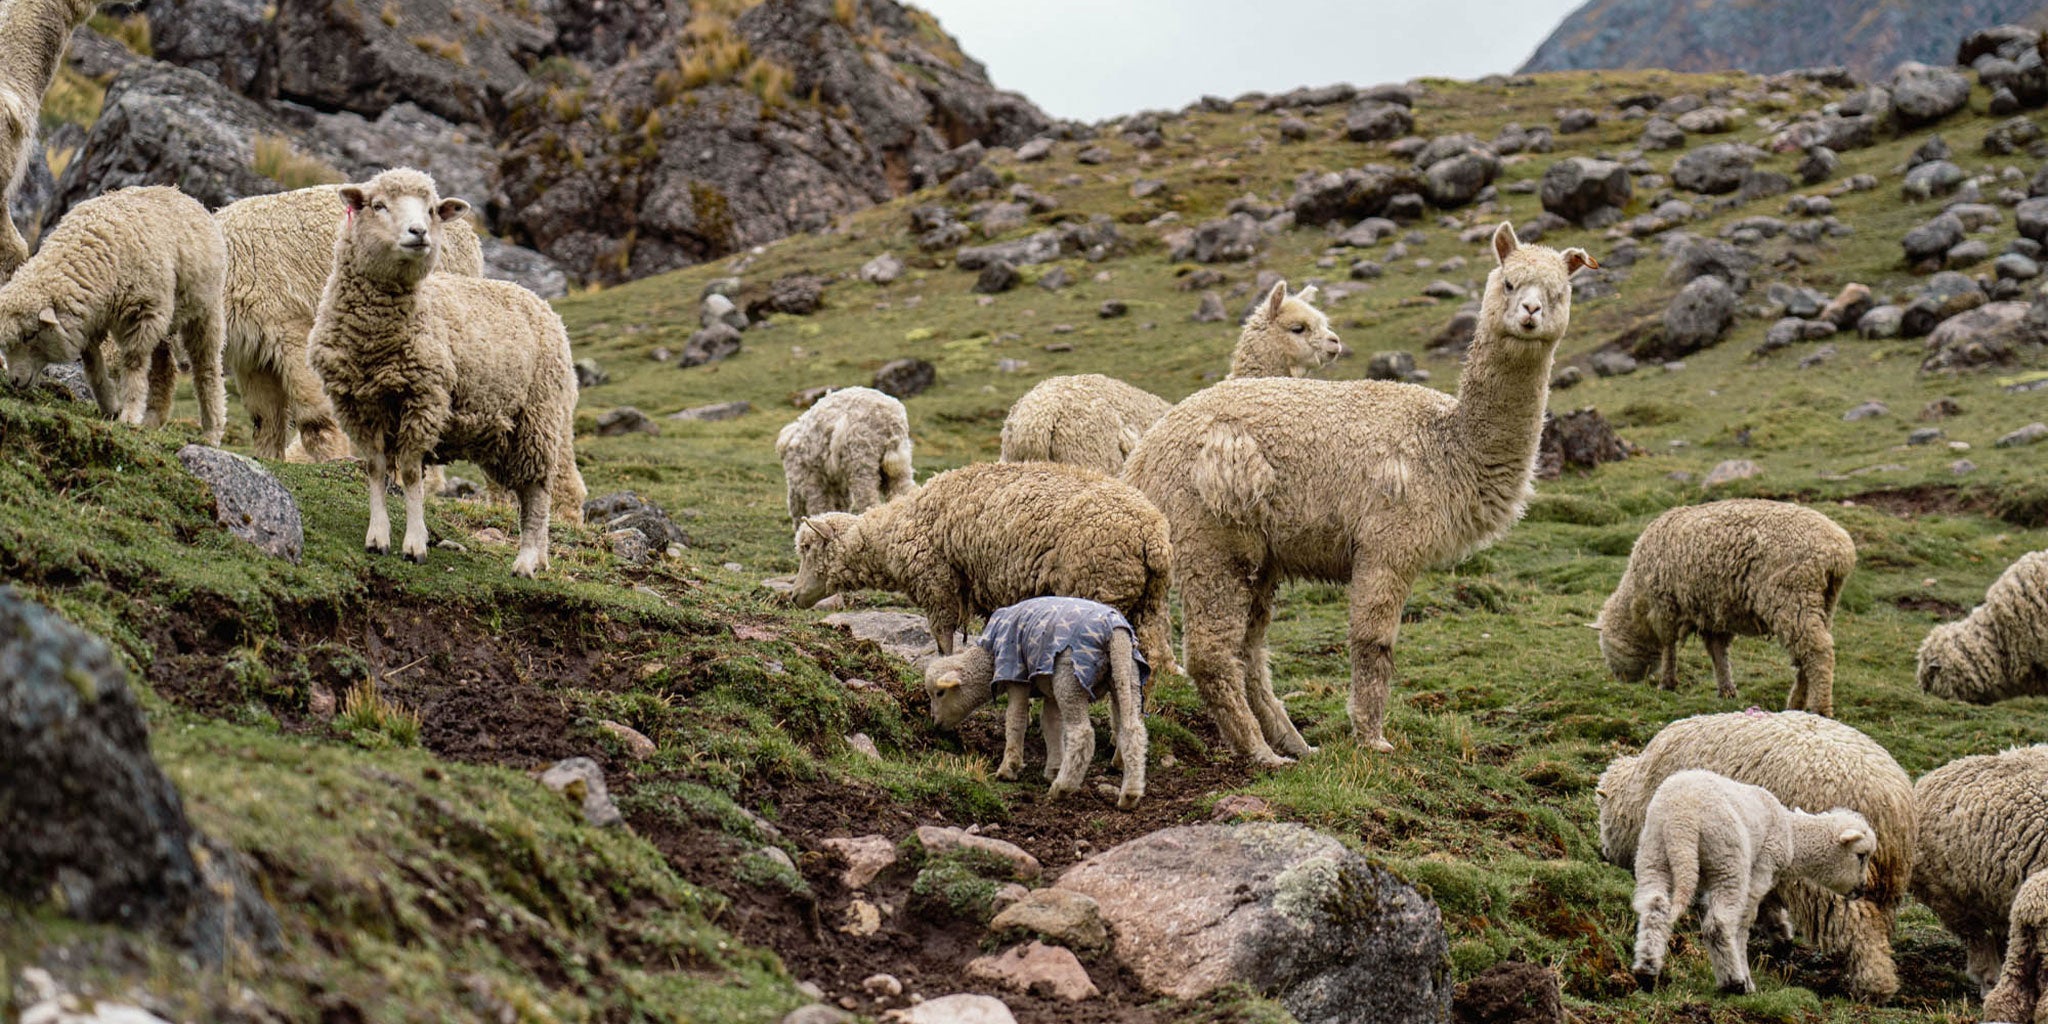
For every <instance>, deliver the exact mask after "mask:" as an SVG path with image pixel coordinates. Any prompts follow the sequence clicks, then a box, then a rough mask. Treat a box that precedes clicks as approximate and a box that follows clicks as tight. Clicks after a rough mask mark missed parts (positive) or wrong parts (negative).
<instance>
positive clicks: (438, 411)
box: [307, 168, 576, 577]
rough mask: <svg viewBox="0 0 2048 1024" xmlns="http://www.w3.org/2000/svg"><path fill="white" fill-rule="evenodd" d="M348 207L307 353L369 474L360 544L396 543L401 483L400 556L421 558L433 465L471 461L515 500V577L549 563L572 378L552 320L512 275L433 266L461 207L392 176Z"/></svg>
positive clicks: (430, 185)
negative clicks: (391, 501) (387, 498)
mask: <svg viewBox="0 0 2048 1024" xmlns="http://www.w3.org/2000/svg"><path fill="white" fill-rule="evenodd" d="M341 198H342V201H343V203H344V204H345V205H346V206H347V208H348V215H347V218H348V219H347V222H346V223H345V224H344V225H343V227H342V229H341V233H340V235H339V237H338V238H337V239H336V242H335V246H334V271H333V274H332V276H331V277H329V279H328V281H327V290H326V293H325V294H323V295H322V296H321V298H320V312H319V315H318V317H317V318H316V319H315V321H314V325H313V333H312V336H311V338H310V339H309V340H308V344H307V352H308V354H309V356H310V357H311V359H312V363H313V368H314V369H315V370H316V371H318V372H319V374H320V377H321V379H322V380H323V381H324V382H325V383H326V385H327V392H328V394H329V396H330V397H332V398H333V400H334V410H335V413H336V415H337V416H338V417H339V418H340V420H341V425H342V428H343V429H344V430H346V431H347V432H348V436H349V439H350V440H351V441H353V442H354V443H355V447H356V450H357V451H358V452H360V453H361V454H362V456H363V459H364V461H365V463H366V464H367V469H368V471H369V485H370V528H369V531H368V533H367V534H366V535H365V537H364V542H363V543H364V547H366V548H367V549H369V550H370V551H372V552H375V553H377V554H384V553H386V552H389V551H390V550H391V522H390V518H389V516H388V514H387V513H386V512H385V508H384V491H385V488H386V487H387V486H388V485H389V477H390V473H391V471H392V469H393V468H396V470H397V471H398V479H399V483H400V484H401V486H403V487H404V489H405V546H404V551H405V557H406V558H408V559H410V560H412V561H414V562H424V561H426V558H427V523H426V512H425V509H426V488H425V485H424V477H423V475H422V467H423V465H424V463H426V462H427V461H433V462H441V463H446V462H451V461H454V460H456V459H469V460H471V461H473V462H475V463H476V464H477V466H478V468H480V469H482V470H483V471H484V475H485V476H486V477H488V478H489V479H490V480H491V481H492V482H493V483H495V484H498V485H500V486H502V487H505V488H507V489H509V490H511V491H512V492H513V493H514V494H515V495H517V496H518V498H519V556H518V558H517V559H515V560H514V561H513V563H512V574H513V575H515V576H526V577H531V576H532V575H534V574H535V573H536V572H538V571H539V570H541V569H544V568H546V567H547V564H548V506H549V495H548V487H549V482H550V480H551V479H552V477H553V476H554V474H555V472H556V468H557V467H556V460H557V459H558V458H560V457H561V453H562V451H563V448H564V445H563V443H562V439H563V437H564V436H565V435H566V434H567V433H568V432H569V431H571V430H572V429H573V426H574V421H573V419H572V417H573V416H574V415H575V411H576V373H575V370H574V369H573V368H572V367H571V365H570V358H569V336H568V334H567V333H566V332H565V331H564V330H563V329H562V321H561V318H560V317H557V316H556V315H555V312H554V310H552V309H550V308H549V307H548V304H547V303H545V302H543V301H541V299H540V298H539V297H538V296H536V295H534V294H533V293H532V292H530V291H528V290H526V289H524V288H521V287H520V286H518V285H516V284H509V283H506V282H503V281H486V280H482V279H478V278H469V277H455V276H452V275H448V274H435V273H433V269H434V261H435V257H436V256H437V254H438V253H439V252H440V249H441V245H442V230H443V229H442V225H443V224H444V223H445V222H447V221H450V220H453V219H455V218H457V217H460V216H462V215H463V214H464V213H465V212H467V211H468V209H469V204H468V203H465V202H463V201H462V200H460V199H446V200H444V199H442V198H441V196H440V194H439V193H438V192H437V191H436V190H435V188H434V179H432V178H430V177H428V176H426V175H425V174H422V173H420V172H419V171H415V170H410V169H404V168H401V169H398V170H391V171H386V172H384V173H383V174H380V175H378V176H377V177H375V178H373V179H371V180H370V181H369V182H368V183H366V184H362V185H349V186H345V187H344V188H342V190H341Z"/></svg>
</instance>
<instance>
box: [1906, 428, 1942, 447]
mask: <svg viewBox="0 0 2048 1024" xmlns="http://www.w3.org/2000/svg"><path fill="white" fill-rule="evenodd" d="M1939 440H1941V428H1940V427H1921V428H1919V429H1918V430H1915V431H1913V432H1912V433H1910V434H1907V435H1906V443H1907V444H1910V445H1923V444H1933V443H1934V442H1936V441H1939Z"/></svg>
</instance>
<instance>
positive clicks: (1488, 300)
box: [1479, 223, 1600, 350]
mask: <svg viewBox="0 0 2048 1024" xmlns="http://www.w3.org/2000/svg"><path fill="white" fill-rule="evenodd" d="M1493 255H1494V257H1495V258H1496V259H1498V260H1499V261H1500V265H1499V266H1497V267H1495V268H1494V269H1493V272H1492V273H1491V274H1488V275H1487V277H1486V297H1485V298H1484V299H1483V300H1481V302H1480V305H1479V321H1480V328H1481V331H1482V333H1490V334H1493V335H1495V336H1498V337H1503V338H1511V339H1516V340H1520V341H1524V342H1531V343H1534V344H1535V345H1537V346H1541V347H1542V348H1543V349H1545V350H1547V349H1548V348H1549V347H1550V346H1552V345H1555V344H1557V342H1558V339H1560V338H1563V337H1564V332H1565V328H1566V327H1568V326H1570V324H1571V318H1572V274H1573V273H1575V272H1576V271H1578V270H1579V268H1581V267H1593V268H1596V269H1597V268H1598V267H1599V266H1600V264H1599V263H1598V262H1596V261H1595V260H1594V259H1593V257H1591V256H1588V255H1586V250H1584V249H1566V250H1564V251H1563V252H1559V251H1557V250H1556V249H1551V248H1548V247H1546V246H1541V245H1523V244H1522V242H1521V240H1520V239H1518V238H1516V237H1515V229H1514V226H1513V225H1511V224H1507V223H1502V224H1501V226H1500V227H1499V228H1498V229H1496V230H1495V231H1494V233H1493Z"/></svg>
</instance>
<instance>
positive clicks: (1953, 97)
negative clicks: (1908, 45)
mask: <svg viewBox="0 0 2048 1024" xmlns="http://www.w3.org/2000/svg"><path fill="white" fill-rule="evenodd" d="M1891 93H1892V113H1893V115H1894V116H1896V117H1897V118H1898V119H1899V123H1900V124H1901V125H1903V126H1905V127H1908V128H1912V127H1916V126H1919V125H1923V124H1928V123H1931V122H1934V121H1939V120H1941V119H1942V118H1944V117H1947V116H1949V115H1950V114H1953V113H1955V112H1956V111H1958V110H1961V109H1963V106H1964V104H1967V103H1968V102H1970V80H1969V79H1968V78H1967V77H1965V76H1964V75H1963V74H1962V73H1961V72H1959V71H1956V70H1955V69H1953V68H1940V67H1933V66H1931V65H1927V64H1920V63H1917V62H1912V61H1908V62H1907V63H1905V64H1901V65H1899V69H1898V70H1897V71H1896V72H1894V73H1893V74H1892V80H1891Z"/></svg>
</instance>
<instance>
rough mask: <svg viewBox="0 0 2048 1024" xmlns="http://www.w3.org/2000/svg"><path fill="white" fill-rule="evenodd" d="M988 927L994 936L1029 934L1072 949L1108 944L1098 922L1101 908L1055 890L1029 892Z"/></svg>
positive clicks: (1081, 897)
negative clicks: (1015, 933)
mask: <svg viewBox="0 0 2048 1024" xmlns="http://www.w3.org/2000/svg"><path fill="white" fill-rule="evenodd" d="M988 928H989V931H991V932H994V933H996V934H998V935H1001V934H1004V933H1006V932H1016V931H1021V932H1029V933H1031V934H1033V935H1039V936H1043V937H1044V938H1046V939H1049V940H1051V941H1053V942H1056V943H1058V944H1060V945H1062V946H1067V947H1070V948H1073V949H1102V948H1104V947H1106V946H1108V945H1109V929H1108V928H1107V927H1105V926H1104V925H1103V923H1102V908H1101V906H1099V905H1098V904H1097V903H1096V902H1095V900H1094V898H1093V897H1089V896H1084V895H1082V894H1080V893H1078V892H1070V891H1068V890H1066V889H1061V888H1058V887H1053V888H1050V889H1036V890H1033V891H1032V892H1031V893H1029V894H1028V895H1026V896H1025V897H1024V898H1023V899H1020V900H1018V901H1017V902H1015V903H1012V904H1010V905H1009V906H1007V907H1005V908H1003V910H1002V912H1001V913H998V914H997V915H996V916H995V918H994V919H993V920H991V921H990V922H989V923H988Z"/></svg>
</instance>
